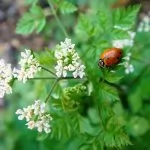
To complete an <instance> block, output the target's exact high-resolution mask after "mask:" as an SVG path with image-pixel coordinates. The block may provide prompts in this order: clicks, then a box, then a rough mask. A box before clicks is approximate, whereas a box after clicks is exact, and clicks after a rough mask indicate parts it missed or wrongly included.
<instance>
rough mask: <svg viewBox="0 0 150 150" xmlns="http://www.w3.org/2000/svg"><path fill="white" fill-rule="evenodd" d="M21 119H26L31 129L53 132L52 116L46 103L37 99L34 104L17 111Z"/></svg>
mask: <svg viewBox="0 0 150 150" xmlns="http://www.w3.org/2000/svg"><path fill="white" fill-rule="evenodd" d="M16 114H17V115H18V119H19V120H23V119H25V120H26V121H27V123H26V125H27V126H28V128H29V129H34V128H37V130H38V132H45V133H50V132H51V126H50V121H51V120H52V117H51V116H50V114H48V113H47V112H46V104H45V103H44V102H41V101H40V100H36V101H35V103H34V104H32V105H30V106H28V107H26V108H23V109H18V110H17V111H16Z"/></svg>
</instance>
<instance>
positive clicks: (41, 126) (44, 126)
mask: <svg viewBox="0 0 150 150" xmlns="http://www.w3.org/2000/svg"><path fill="white" fill-rule="evenodd" d="M51 120H52V117H51V116H50V115H45V116H43V117H41V120H39V121H37V122H36V125H35V126H36V127H37V130H38V131H39V132H42V131H45V132H46V133H50V132H51V126H50V124H49V121H51Z"/></svg>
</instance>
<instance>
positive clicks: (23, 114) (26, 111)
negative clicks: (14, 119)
mask: <svg viewBox="0 0 150 150" xmlns="http://www.w3.org/2000/svg"><path fill="white" fill-rule="evenodd" d="M16 114H17V115H19V116H18V119H19V120H23V119H26V120H27V121H29V120H30V119H31V117H32V114H33V109H32V107H31V106H28V107H27V108H23V109H18V110H17V111H16Z"/></svg>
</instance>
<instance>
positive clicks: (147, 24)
mask: <svg viewBox="0 0 150 150" xmlns="http://www.w3.org/2000/svg"><path fill="white" fill-rule="evenodd" d="M137 30H138V32H149V31H150V12H149V13H148V15H145V16H144V17H143V19H142V21H141V22H140V23H139V26H138V29H137Z"/></svg>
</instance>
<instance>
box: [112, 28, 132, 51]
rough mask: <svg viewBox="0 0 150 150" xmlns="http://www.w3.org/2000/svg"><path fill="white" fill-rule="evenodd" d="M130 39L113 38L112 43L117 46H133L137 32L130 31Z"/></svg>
mask: <svg viewBox="0 0 150 150" xmlns="http://www.w3.org/2000/svg"><path fill="white" fill-rule="evenodd" d="M128 35H129V39H122V40H113V41H112V45H113V47H116V48H124V47H132V46H133V44H134V37H135V32H131V31H128Z"/></svg>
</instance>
